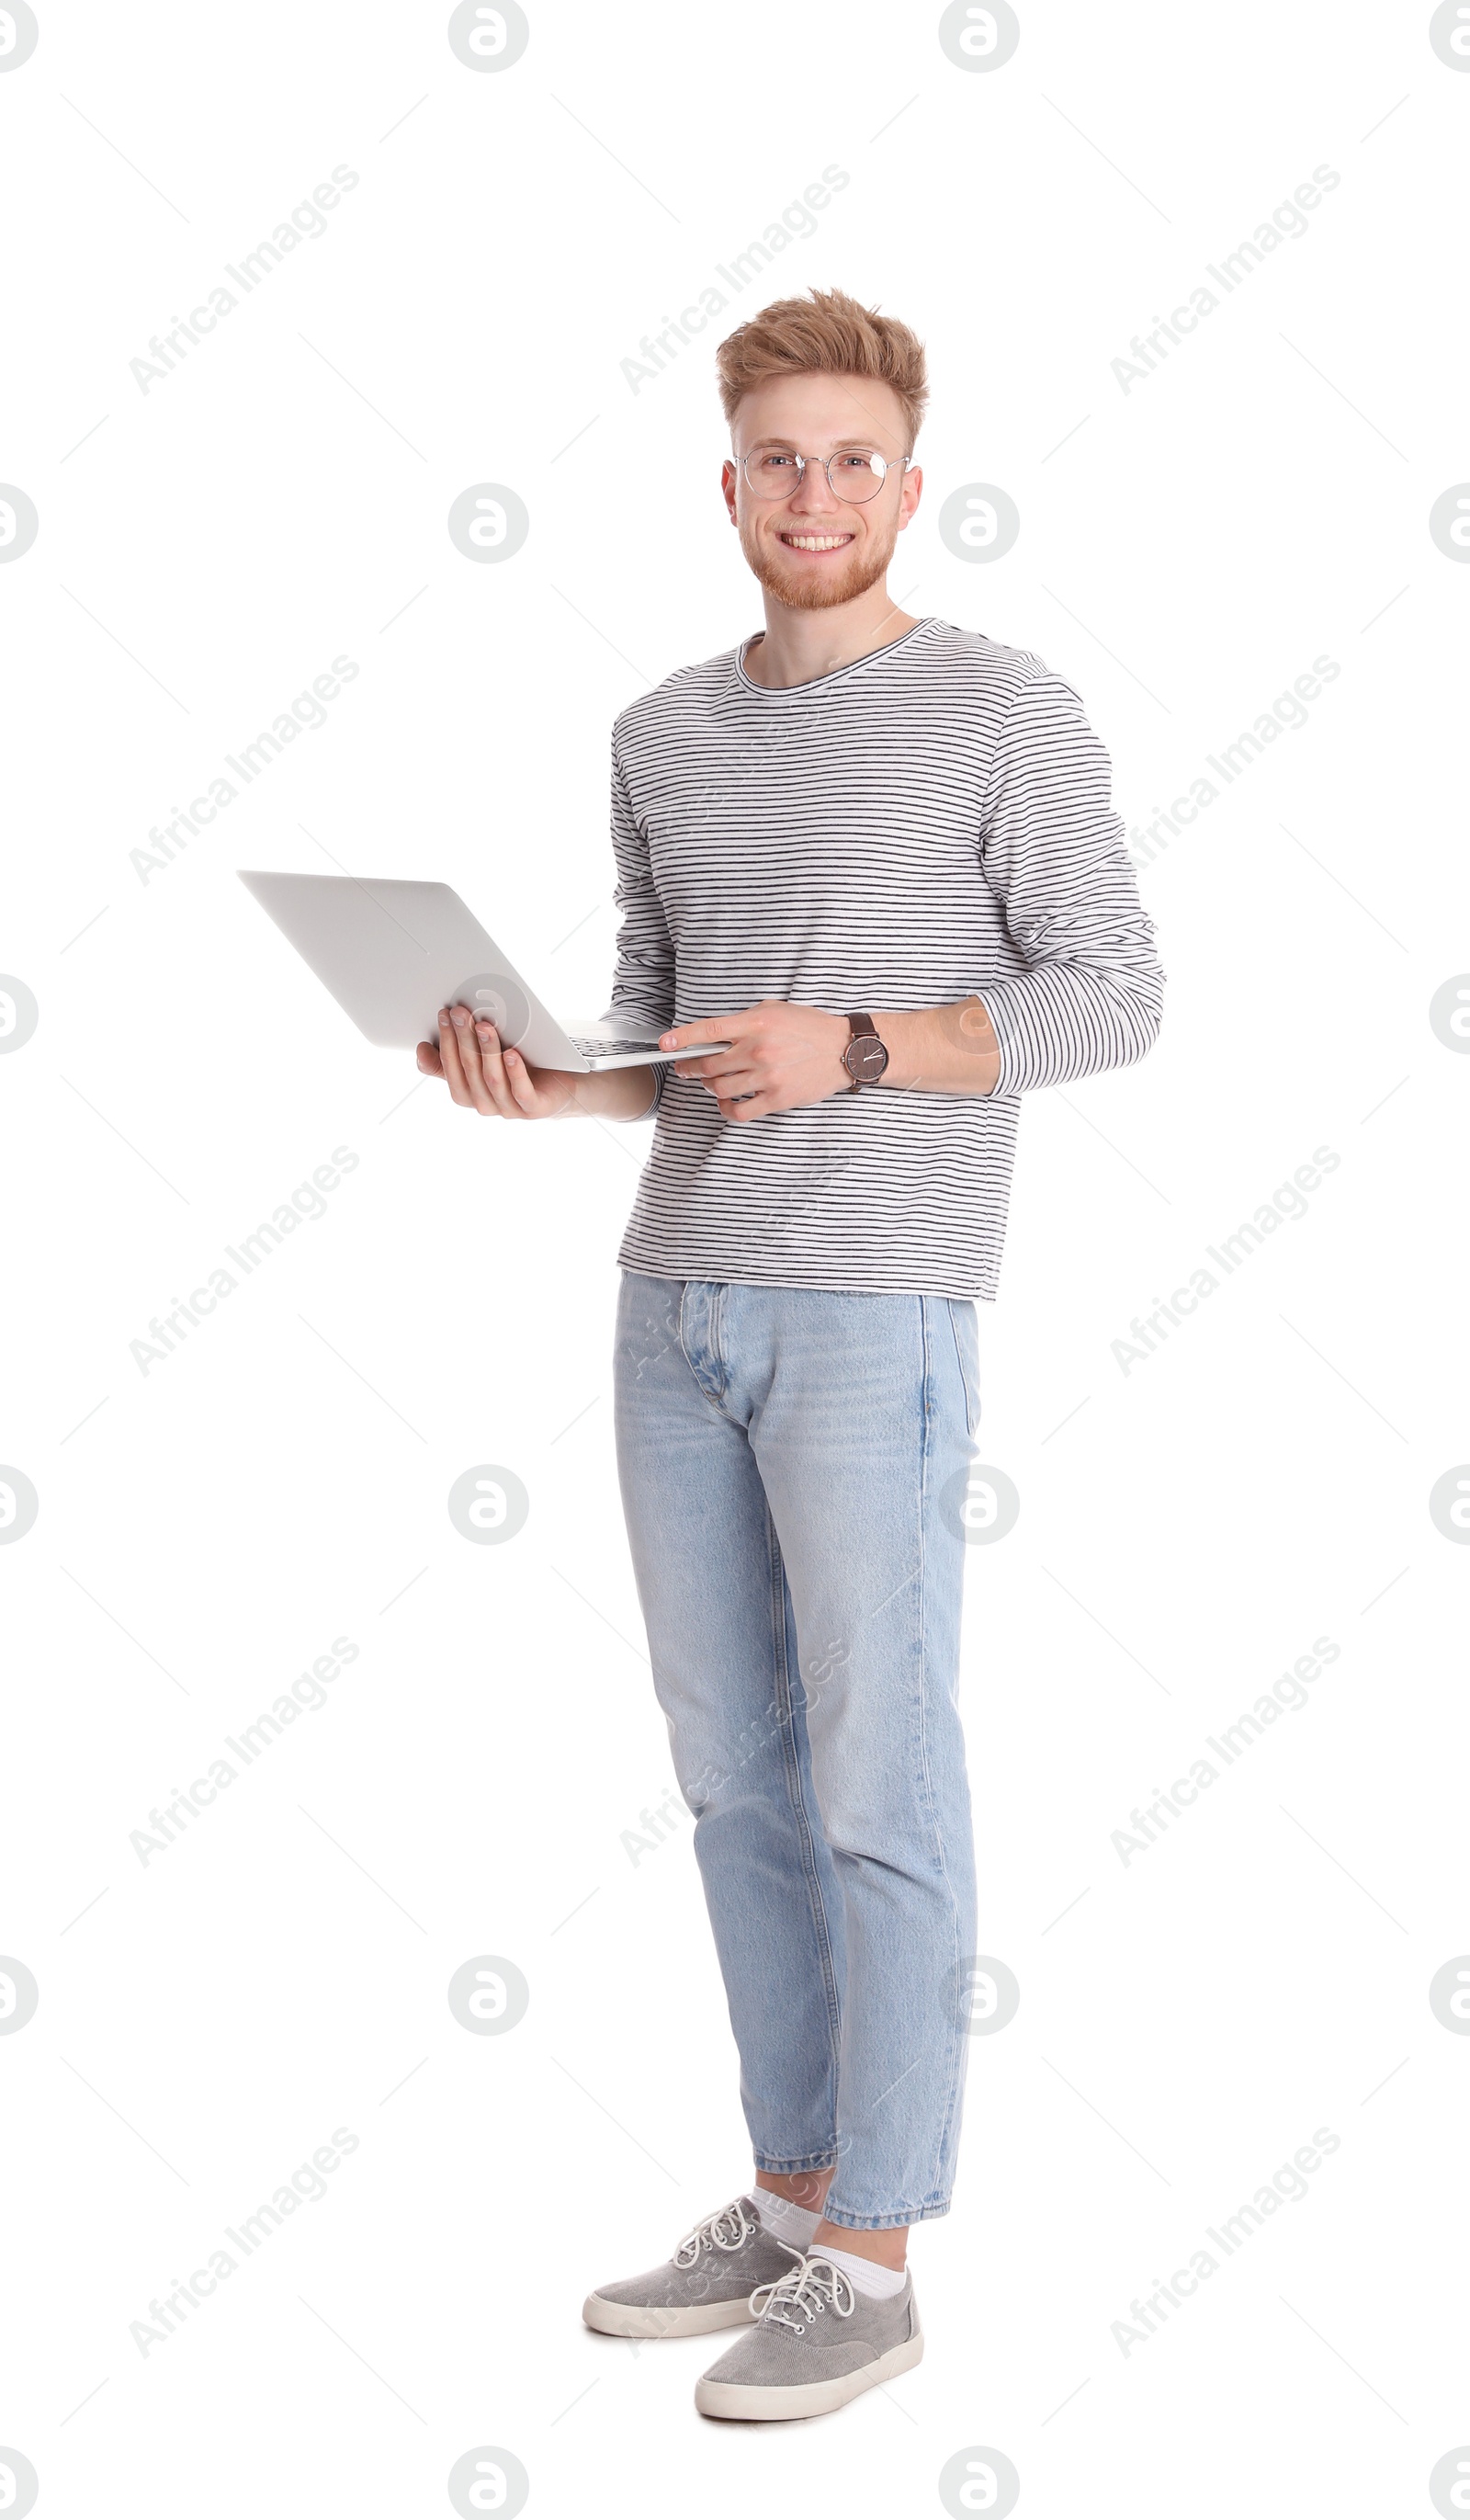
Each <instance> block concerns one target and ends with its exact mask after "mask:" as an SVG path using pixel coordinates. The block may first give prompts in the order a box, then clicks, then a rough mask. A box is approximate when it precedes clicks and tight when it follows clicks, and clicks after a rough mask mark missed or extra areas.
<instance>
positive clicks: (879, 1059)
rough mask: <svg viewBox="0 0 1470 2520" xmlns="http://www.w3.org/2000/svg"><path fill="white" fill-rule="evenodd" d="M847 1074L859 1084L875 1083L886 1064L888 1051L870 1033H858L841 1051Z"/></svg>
mask: <svg viewBox="0 0 1470 2520" xmlns="http://www.w3.org/2000/svg"><path fill="white" fill-rule="evenodd" d="M843 1060H844V1064H845V1066H846V1068H847V1072H848V1074H849V1076H851V1077H852V1078H853V1079H854V1080H855V1082H856V1083H857V1084H859V1085H875V1084H876V1083H877V1080H878V1078H879V1077H880V1076H881V1075H882V1073H883V1070H884V1068H885V1067H886V1066H887V1064H888V1053H887V1051H886V1050H885V1049H884V1047H883V1044H882V1043H881V1042H880V1041H877V1040H875V1039H874V1038H873V1035H872V1034H871V1033H860V1034H859V1035H858V1037H857V1039H856V1040H854V1041H850V1042H849V1043H848V1045H847V1049H846V1051H845V1052H844V1053H843Z"/></svg>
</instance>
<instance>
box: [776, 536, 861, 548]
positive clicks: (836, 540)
mask: <svg viewBox="0 0 1470 2520" xmlns="http://www.w3.org/2000/svg"><path fill="white" fill-rule="evenodd" d="M781 541H782V542H783V543H786V544H788V545H789V547H790V549H791V550H792V551H840V550H841V549H842V546H843V544H844V543H850V542H851V541H852V536H851V534H782V536H781Z"/></svg>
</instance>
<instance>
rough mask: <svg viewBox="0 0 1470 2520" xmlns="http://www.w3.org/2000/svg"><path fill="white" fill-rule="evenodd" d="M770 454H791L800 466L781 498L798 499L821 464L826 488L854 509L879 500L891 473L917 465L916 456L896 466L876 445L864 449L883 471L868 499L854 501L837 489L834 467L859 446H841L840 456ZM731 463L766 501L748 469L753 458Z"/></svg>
mask: <svg viewBox="0 0 1470 2520" xmlns="http://www.w3.org/2000/svg"><path fill="white" fill-rule="evenodd" d="M760 451H761V450H759V449H757V448H752V450H751V452H752V453H758V452H760ZM766 452H768V453H774V454H778V455H789V456H790V459H791V461H792V463H793V464H794V465H795V466H796V479H795V481H794V483H793V484H792V487H791V488H790V489H789V490H782V491H781V492H780V497H781V498H783V499H790V498H794V496H795V494H796V492H797V491H798V490H799V489H800V488H801V485H802V483H803V482H804V481H805V479H806V477H807V466H808V465H809V464H820V465H821V467H822V470H823V472H824V473H825V474H826V486H827V488H828V489H829V490H830V491H831V494H832V497H833V498H834V499H836V500H838V501H840V502H841V504H842V505H843V506H845V507H853V508H866V507H867V506H868V505H869V501H870V500H873V499H875V498H877V496H878V493H879V492H880V491H882V490H885V489H886V488H887V486H888V475H889V473H890V472H897V473H899V474H900V475H902V474H903V473H905V472H908V470H909V468H910V466H911V465H912V464H913V456H912V455H899V456H896V457H895V458H894V460H893V462H892V463H890V462H889V461H888V458H887V457H886V456H884V455H880V454H879V453H878V450H877V448H876V447H875V446H865V447H864V448H862V450H861V452H862V453H863V454H865V455H868V456H870V457H871V459H872V461H873V463H874V464H881V465H882V467H883V470H882V472H881V473H880V474H879V475H878V480H877V485H876V487H875V488H874V489H871V490H869V493H868V496H867V498H864V499H854V498H851V497H850V496H849V495H848V494H847V493H845V492H844V491H841V490H839V489H838V488H837V486H836V483H835V482H834V481H833V479H832V466H833V465H834V464H835V463H837V462H838V460H839V459H840V458H841V457H842V456H844V455H853V454H856V453H858V452H859V450H858V449H857V448H856V447H852V446H839V447H838V448H837V450H836V453H835V454H833V455H798V454H797V453H796V450H795V448H794V447H786V446H780V447H775V448H768V449H767V450H766ZM729 460H730V462H731V463H732V464H733V465H734V466H735V470H736V472H738V473H739V475H740V477H741V479H742V480H743V482H744V484H745V487H746V489H747V490H748V491H749V493H750V495H751V497H752V499H764V498H765V497H766V495H767V494H766V493H765V492H764V491H762V490H758V489H757V488H756V486H755V483H754V482H753V481H752V480H751V478H750V474H749V472H748V470H747V467H748V465H749V462H750V456H749V455H735V454H732V455H731V457H730V459H729ZM772 504H773V505H774V504H775V502H774V501H773V502H772Z"/></svg>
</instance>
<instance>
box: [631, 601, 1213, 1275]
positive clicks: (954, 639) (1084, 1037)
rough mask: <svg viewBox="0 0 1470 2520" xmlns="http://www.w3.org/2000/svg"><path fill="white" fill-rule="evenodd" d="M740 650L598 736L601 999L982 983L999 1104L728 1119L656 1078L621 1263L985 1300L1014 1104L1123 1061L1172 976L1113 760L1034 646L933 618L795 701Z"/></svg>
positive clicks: (654, 1006)
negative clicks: (612, 863)
mask: <svg viewBox="0 0 1470 2520" xmlns="http://www.w3.org/2000/svg"><path fill="white" fill-rule="evenodd" d="M743 653H744V651H743V649H740V650H735V651H732V652H729V653H727V654H725V655H723V656H716V657H713V658H712V659H710V661H709V662H708V663H705V664H700V665H693V666H690V667H689V668H687V669H686V670H685V671H684V672H682V673H677V674H673V675H671V676H670V678H669V680H668V681H667V682H665V683H661V684H660V685H659V686H658V688H657V690H656V691H653V692H650V693H648V694H647V695H646V697H644V698H643V699H640V700H636V701H635V702H634V703H633V705H632V707H631V708H628V709H625V710H624V712H623V714H622V716H621V717H620V718H619V719H618V721H617V724H616V726H615V728H614V730H613V746H612V844H613V852H614V856H615V859H616V864H617V904H618V909H619V912H620V924H619V930H618V946H617V971H616V976H615V979H614V983H613V990H612V1002H611V1005H610V1007H609V1009H608V1013H609V1014H611V1015H613V1016H615V1017H616V1018H619V1019H621V1018H625V1017H628V1016H637V1017H639V1018H640V1019H641V1020H644V1021H646V1022H650V1023H653V1024H655V1025H656V1026H658V1028H659V1029H663V1028H664V1027H665V1026H667V1025H669V1024H671V1023H692V1022H695V1021H697V1020H699V1019H700V1018H701V1017H703V1016H707V1015H718V1014H729V1013H732V1012H735V1011H737V1010H738V1009H740V1008H743V1007H748V1006H752V1005H754V1004H755V1002H756V1001H757V1000H758V999H761V998H780V999H783V1000H786V1001H788V1002H790V1003H793V1004H796V1005H799V1006H811V1007H822V1008H824V1009H825V1010H826V1011H828V1012H831V1013H845V1012H850V1011H851V1010H853V1009H857V1008H861V1009H882V1008H893V1009H907V1008H917V1007H930V1006H945V1005H953V1004H954V1003H956V1002H957V1001H958V1000H960V999H963V998H967V997H970V996H975V995H978V996H979V997H981V998H982V999H983V1000H984V1002H985V1005H986V1007H987V1008H988V1009H989V1012H990V1016H991V1020H992V1023H993V1024H994V1026H995V1030H996V1034H997V1038H998V1040H999V1041H1000V1045H1001V1075H1000V1079H999V1082H998V1084H997V1086H996V1089H995V1091H994V1093H992V1094H990V1095H987V1096H980V1095H976V1096H973V1097H969V1096H964V1095H953V1094H935V1093H926V1092H924V1091H923V1090H922V1089H917V1088H916V1089H913V1090H910V1091H899V1090H896V1089H892V1088H888V1087H874V1088H866V1089H864V1090H863V1091H861V1092H859V1093H857V1094H843V1095H839V1096H837V1097H835V1098H834V1099H833V1100H831V1101H828V1102H820V1103H817V1104H814V1105H812V1106H810V1107H808V1108H806V1109H803V1110H798V1111H776V1112H770V1113H767V1114H766V1115H765V1116H764V1117H763V1118H761V1119H759V1120H753V1121H745V1122H738V1123H735V1122H729V1121H726V1120H723V1119H722V1118H721V1116H720V1113H719V1111H718V1110H717V1108H716V1106H715V1102H714V1099H713V1097H712V1096H711V1095H710V1094H709V1093H708V1092H707V1090H706V1089H705V1088H704V1087H703V1086H701V1085H698V1084H695V1083H693V1082H692V1081H690V1080H689V1079H687V1078H681V1077H676V1076H674V1075H672V1074H671V1073H670V1072H669V1070H668V1069H667V1068H662V1069H659V1070H657V1071H656V1073H657V1078H658V1105H657V1122H656V1126H655V1129H654V1135H653V1144H652V1148H651V1150H650V1152H649V1155H648V1159H647V1162H646V1165H645V1167H644V1172H643V1177H642V1180H641V1182H640V1185H639V1191H638V1196H637V1200H636V1202H635V1205H634V1209H633V1214H632V1217H631V1219H630V1222H629V1225H628V1230H627V1233H626V1235H625V1237H624V1238H623V1243H622V1247H621V1250H620V1252H619V1255H618V1256H619V1259H620V1261H621V1264H622V1266H623V1267H624V1268H626V1269H634V1270H642V1271H646V1272H647V1273H649V1274H651V1275H653V1276H657V1277H672V1278H704V1279H723V1280H732V1281H737V1282H741V1283H754V1284H760V1285H781V1286H817V1287H824V1288H829V1289H848V1288H851V1289H856V1290H858V1291H871V1292H875V1293H885V1294H894V1293H918V1294H938V1295H959V1296H964V1295H976V1296H980V1297H983V1298H986V1299H989V1298H993V1297H994V1295H995V1293H996V1289H997V1283H998V1280H999V1275H1000V1266H1001V1254H1002V1245H1003V1241H1004V1234H1005V1217H1006V1208H1007V1203H1008V1199H1009V1193H1010V1180H1011V1169H1012V1163H1013V1159H1014V1149H1015V1137H1016V1123H1017V1118H1018V1112H1019V1098H1020V1096H1021V1095H1022V1094H1023V1093H1026V1092H1029V1091H1031V1090H1032V1089H1034V1088H1036V1087H1040V1086H1045V1085H1060V1084H1065V1083H1066V1082H1067V1081H1068V1080H1069V1079H1071V1078H1073V1077H1079V1076H1091V1075H1094V1074H1096V1073H1097V1072H1098V1071H1099V1070H1101V1069H1103V1068H1109V1067H1118V1066H1122V1065H1124V1064H1125V1063H1126V1062H1127V1061H1129V1060H1131V1059H1136V1058H1139V1057H1142V1055H1143V1053H1144V1052H1145V1051H1146V1050H1147V1049H1148V1047H1149V1045H1150V1043H1151V1042H1152V1041H1153V1040H1154V1038H1155V1036H1156V1034H1157V1032H1158V1028H1159V1020H1160V1012H1161V1007H1162V998H1163V982H1164V974H1163V972H1162V970H1161V968H1160V967H1159V962H1158V957H1157V954H1156V952H1155V949H1154V933H1153V927H1152V924H1151V922H1149V921H1148V920H1147V919H1146V918H1145V917H1144V915H1143V912H1142V910H1141V908H1140V906H1139V901H1138V892H1137V885H1136V879H1135V876H1134V869H1133V865H1132V862H1131V861H1130V859H1129V856H1128V853H1127V850H1126V848H1125V846H1124V827H1123V823H1122V821H1121V819H1120V818H1119V816H1118V815H1117V814H1115V813H1114V812H1113V810H1112V804H1111V799H1110V771H1109V764H1108V758H1107V754H1106V752H1105V751H1104V750H1103V747H1102V745H1101V744H1100V743H1099V742H1098V741H1097V738H1096V737H1095V735H1094V734H1093V733H1092V731H1091V727H1090V726H1089V724H1088V722H1087V719H1086V717H1085V715H1084V714H1083V709H1082V704H1081V702H1080V700H1079V699H1078V697H1077V695H1076V693H1075V692H1074V691H1073V690H1072V689H1071V688H1070V686H1069V685H1068V684H1067V683H1065V682H1064V681H1063V680H1062V679H1061V677H1060V676H1059V675H1057V674H1053V673H1050V672H1048V670H1047V667H1046V665H1045V664H1044V663H1043V662H1042V660H1041V658H1040V657H1038V656H1035V655H1032V654H1030V653H1029V652H1026V651H1024V650H1020V649H1015V648H1006V647H1002V646H1001V645H999V644H998V643H997V642H996V641H994V640H992V639H987V638H984V637H982V636H981V635H979V634H978V633H976V632H973V631H965V630H959V629H957V628H956V627H955V626H954V624H953V623H951V622H947V621H940V620H937V619H934V618H930V619H927V620H923V621H920V622H919V623H918V624H917V625H916V627H915V628H913V630H911V631H909V632H908V633H907V634H906V635H905V636H904V637H903V638H902V639H900V640H897V641H896V642H895V643H894V644H893V645H892V646H891V647H888V648H884V649H879V650H878V651H877V652H875V653H874V654H872V655H870V656H864V657H860V658H859V659H858V661H857V663H856V664H853V665H848V666H845V667H843V668H842V669H841V670H840V671H838V672H836V673H833V674H828V675H826V676H824V677H823V679H822V680H821V681H819V682H815V683H806V684H799V685H797V686H796V687H795V688H794V689H792V690H789V691H767V690H764V689H763V688H762V687H761V686H760V685H759V684H757V683H753V682H752V681H751V680H750V679H749V677H748V676H747V675H746V673H745V671H744V668H743V662H742V658H743Z"/></svg>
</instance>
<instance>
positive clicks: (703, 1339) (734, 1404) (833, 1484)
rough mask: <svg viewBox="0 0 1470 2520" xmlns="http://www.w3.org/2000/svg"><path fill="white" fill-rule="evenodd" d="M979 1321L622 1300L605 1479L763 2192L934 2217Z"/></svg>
mask: <svg viewBox="0 0 1470 2520" xmlns="http://www.w3.org/2000/svg"><path fill="white" fill-rule="evenodd" d="M976 1389H977V1368H976V1330H975V1314H974V1307H973V1305H972V1304H970V1303H968V1302H958V1301H951V1300H950V1299H949V1298H948V1297H945V1296H936V1295H875V1294H874V1295H869V1294H826V1293H823V1292H820V1291H817V1290H815V1289H810V1288H804V1287H781V1286H752V1285H728V1284H716V1283H707V1282H702V1281H695V1280H689V1281H679V1280H675V1279H668V1278H650V1277H644V1276H640V1275H635V1274H632V1273H628V1274H626V1275H625V1276H624V1279H623V1285H622V1293H621V1297H620V1301H619V1306H618V1325H617V1354H616V1418H617V1449H618V1469H619V1475H620V1478H621V1482H622V1492H623V1505H624V1510H625V1512H626V1515H627V1521H628V1535H629V1540H630V1543H631V1546H632V1551H633V1562H634V1568H635V1571H636V1574H637V1578H638V1586H639V1593H640V1597H641V1599H642V1602H643V1610H644V1617H645V1620H646V1626H647V1632H648V1644H649V1651H650V1654H651V1658H652V1665H653V1681H654V1687H655V1688H656V1690H657V1692H658V1699H659V1703H660V1705H661V1706H662V1708H663V1711H664V1714H665V1716H666V1718H667V1720H668V1727H669V1737H670V1740H671V1743H672V1745H673V1757H674V1772H675V1775H676V1777H677V1778H678V1780H679V1785H680V1788H681V1790H682V1792H683V1794H684V1796H685V1799H686V1801H687V1802H688V1804H689V1805H690V1810H691V1811H692V1812H693V1813H694V1816H695V1827H694V1847H695V1851H696V1853H697V1856H698V1861H699V1868H700V1871H701V1874H702V1877H703V1881H704V1891H705V1897H706V1900H707V1902H708V1906H709V1913H710V1921H711V1923H712V1925H713V1928H714V1936H715V1944H716V1948H717V1951H718V1953H719V1958H720V1966H721V1969H722V1971H723V1973H724V1978H725V1989H726V1994H727V1997H728V1999H729V2003H730V2018H731V2024H732V2027H733V2029H734V2031H735V2044H736V2046H737V2048H738V2050H739V2057H740V2093H741V2098H742V2101H743V2103H744V2109H745V2117H746V2122H747V2124H748V2126H749V2129H750V2135H751V2139H752V2142H753V2144H754V2148H755V2159H756V2163H757V2166H758V2167H759V2168H761V2169H763V2170H772V2171H801V2170H818V2169H822V2168H824V2167H825V2165H826V2164H827V2163H829V2162H835V2163H836V2165H837V2171H836V2177H835V2178H834V2180H833V2182H832V2184H831V2188H830V2191H829V2193H828V2196H827V2200H826V2206H825V2211H826V2214H827V2216H828V2218H829V2220H830V2221H832V2222H833V2223H838V2224H843V2225H845V2226H847V2227H848V2228H851V2229H854V2230H869V2231H871V2230H883V2229H890V2228H896V2227H898V2226H900V2225H904V2224H908V2223H918V2222H922V2221H924V2220H925V2219H927V2218H928V2217H930V2216H933V2215H937V2214H943V2213H945V2212H947V2211H948V2208H949V2204H950V2194H951V2186H952V2183H953V2177H954V2167H955V2154H956V2147H957V2143H958V2134H959V2112H960V2099H961V2093H962V2089H963V2081H964V2062H965V2052H966V2048H967V2046H968V2036H967V2031H968V2024H969V2021H970V2008H969V1977H968V1966H967V1964H968V1963H969V1962H970V1960H971V1959H972V1958H973V1956H974V1950H975V1927H974V1858H973V1853H972V1848H971V1841H970V1818H969V1790H968V1786H967V1784H966V1780H965V1773H964V1744H963V1737H962V1734H961V1732H960V1727H959V1716H958V1706H957V1683H958V1655H959V1608H960V1592H961V1581H962V1575H963V1567H964V1556H965V1549H964V1541H963V1537H962V1534H963V1529H964V1525H963V1522H962V1519H961V1517H960V1513H959V1511H958V1508H957V1507H956V1504H955V1502H954V1500H955V1492H956V1489H957V1486H958V1489H959V1490H960V1491H961V1493H962V1490H963V1484H964V1476H965V1472H966V1468H967V1465H968V1463H969V1461H970V1459H971V1457H972V1455H973V1453H974V1450H975V1446H974V1441H973V1437H974V1428H975V1421H976V1411H977V1400H976Z"/></svg>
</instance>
